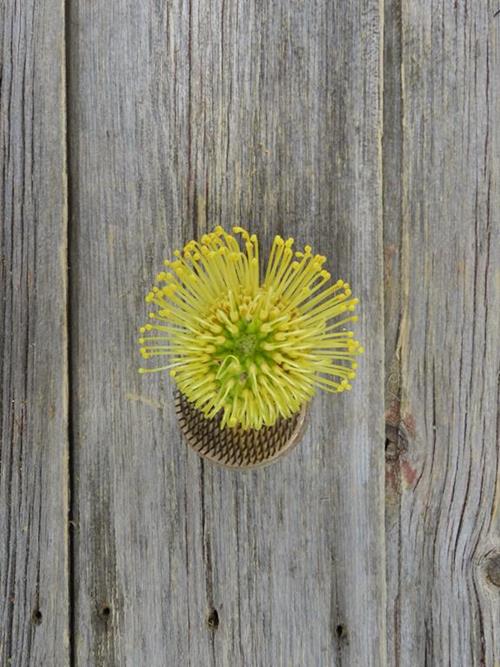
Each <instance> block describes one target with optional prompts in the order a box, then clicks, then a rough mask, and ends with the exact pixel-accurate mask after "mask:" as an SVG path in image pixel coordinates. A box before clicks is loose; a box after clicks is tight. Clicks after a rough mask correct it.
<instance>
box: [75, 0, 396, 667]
mask: <svg viewBox="0 0 500 667" xmlns="http://www.w3.org/2000/svg"><path fill="white" fill-rule="evenodd" d="M380 26H381V16H380V13H379V3H378V2H375V1H374V0H364V1H363V2H359V3H349V4H348V5H347V6H346V3H344V2H340V0H339V1H336V2H325V1H323V0H316V1H314V2H310V3H289V2H277V3H273V4H272V6H271V5H267V4H266V3H257V2H253V1H252V2H227V1H225V0H216V1H214V2H210V3H208V2H199V1H198V0H192V1H191V2H180V1H178V0H177V1H173V2H168V3H160V2H153V1H152V0H148V1H146V2H141V3H137V2H133V1H132V0H122V1H121V2H118V0H110V1H109V2H106V3H93V2H88V1H83V2H79V3H70V41H71V49H70V90H69V100H70V111H71V113H70V146H71V155H70V173H71V201H72V238H71V299H72V312H73V315H74V319H73V321H72V341H73V353H72V378H73V383H72V392H73V397H74V400H73V411H74V412H73V418H74V435H75V447H74V459H73V469H74V471H75V477H74V483H75V497H74V507H73V510H74V513H75V519H76V523H77V530H76V533H75V554H74V556H75V574H76V579H75V629H76V634H75V647H76V664H78V665H90V664H91V665H94V664H95V665H114V664H116V665H152V666H154V665H158V666H160V665H165V664H168V665H193V666H198V665H204V666H205V665H230V666H234V665H238V666H239V665H286V666H287V667H289V666H290V667H295V666H297V667H299V666H300V667H302V666H303V665H349V666H350V665H358V664H359V665H384V664H385V662H386V659H385V586H384V576H385V563H384V548H383V504H382V501H383V443H384V433H383V428H384V424H383V410H384V407H383V391H382V390H381V378H382V377H383V350H382V347H383V307H382V273H383V269H382V224H381V187H382V184H381V149H380V139H381V120H382V119H381V102H380V86H381V79H380V61H381V57H380V55H381V54H380V43H381V32H380V31H381V28H380ZM219 223H221V224H223V225H225V226H227V227H230V226H231V225H233V224H235V223H236V224H244V225H247V226H249V227H251V228H252V229H253V230H254V231H256V232H258V233H259V234H260V235H261V237H262V239H263V242H264V246H265V247H269V243H270V240H271V238H272V236H273V235H274V234H275V233H282V234H284V235H286V236H289V235H291V236H295V237H296V238H297V241H298V242H299V243H301V244H303V243H307V242H310V243H312V244H313V245H314V246H315V247H317V248H318V249H320V250H321V252H323V253H324V254H327V255H328V256H329V257H331V258H332V260H331V263H330V266H331V267H332V269H333V272H334V274H335V275H337V274H338V275H339V277H340V276H341V277H343V278H345V279H349V280H350V282H352V284H353V287H354V289H355V291H356V293H358V294H359V295H360V296H361V298H362V303H363V321H362V323H361V324H360V326H359V328H360V335H361V337H362V339H363V340H364V342H365V346H366V350H367V353H366V359H365V360H364V362H363V368H362V370H361V372H360V374H359V381H357V382H356V385H355V388H354V390H353V392H352V394H351V395H345V396H340V397H337V398H332V397H321V398H320V397H318V400H316V402H315V403H314V407H313V413H312V415H311V418H310V425H309V428H308V430H307V433H306V437H305V439H304V441H303V443H302V444H301V445H300V446H299V447H298V448H297V449H296V450H295V451H294V452H293V453H292V454H290V456H289V457H287V458H286V459H284V460H283V461H282V462H280V463H277V464H276V465H273V466H271V467H270V468H268V469H264V470H262V471H255V472H251V473H245V474H239V473H234V472H231V471H226V470H220V469H217V468H214V467H212V466H210V465H209V464H207V463H203V462H202V461H201V460H199V459H198V458H197V456H196V455H195V454H194V453H193V452H190V451H189V450H188V449H187V448H186V446H185V445H184V444H183V443H182V441H181V438H180V434H179V430H178V427H177V425H176V422H175V412H174V405H173V400H172V398H173V387H172V385H171V384H170V382H169V381H167V380H165V379H164V378H161V377H143V376H139V375H138V374H137V372H136V366H137V364H138V359H137V357H136V351H135V337H136V333H135V332H136V326H138V325H139V324H140V323H141V320H142V318H143V316H144V314H145V306H144V304H143V295H144V293H145V290H146V289H147V287H148V285H149V282H150V280H151V278H152V276H154V274H155V272H156V271H157V270H158V267H160V266H161V261H162V259H163V258H164V256H165V255H166V254H168V253H169V252H171V251H172V250H173V249H174V248H175V247H177V246H178V245H180V244H181V243H182V242H184V241H186V240H188V239H189V238H191V237H192V236H193V235H197V234H199V233H202V232H203V231H205V230H206V229H208V228H211V227H212V226H214V225H216V224H219ZM213 610H216V611H217V616H216V615H215V613H214V611H213Z"/></svg>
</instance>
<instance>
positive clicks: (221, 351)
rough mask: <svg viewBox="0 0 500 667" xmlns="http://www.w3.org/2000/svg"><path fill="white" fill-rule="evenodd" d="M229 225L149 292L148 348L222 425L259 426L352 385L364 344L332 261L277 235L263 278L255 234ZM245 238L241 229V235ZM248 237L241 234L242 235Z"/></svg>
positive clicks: (174, 264) (170, 264)
mask: <svg viewBox="0 0 500 667" xmlns="http://www.w3.org/2000/svg"><path fill="white" fill-rule="evenodd" d="M233 234H234V235H232V234H229V233H227V232H226V231H225V230H224V229H223V228H222V227H216V228H215V230H214V231H213V232H212V233H210V234H206V235H204V236H202V238H201V239H200V241H199V242H198V241H190V242H189V243H188V244H187V245H186V246H185V247H184V249H183V251H182V252H181V251H179V250H176V251H175V252H174V256H175V259H174V260H173V261H169V260H166V261H165V266H166V268H167V271H165V272H162V273H159V274H158V275H157V276H156V283H157V284H156V285H155V286H154V287H153V288H152V289H151V291H150V292H149V294H148V295H147V296H146V302H147V303H149V304H151V305H152V306H153V308H154V310H153V311H152V312H150V313H149V318H150V323H149V324H146V325H145V326H143V327H141V329H140V332H141V338H140V339H139V344H140V345H141V349H140V352H141V355H142V357H143V358H144V359H151V360H155V361H156V360H157V359H159V358H161V359H164V358H165V360H166V363H164V364H162V365H159V366H156V367H152V368H141V369H139V372H140V373H148V372H152V371H167V370H168V371H170V375H171V376H172V377H173V378H174V380H175V382H176V383H177V386H178V388H179V390H180V391H181V392H182V393H183V394H184V395H185V396H186V398H187V399H188V400H189V401H191V402H192V403H193V404H194V405H195V406H196V407H197V408H198V409H199V410H201V411H202V412H203V413H204V415H205V416H206V417H207V418H212V417H214V416H215V415H216V414H218V413H219V412H220V411H222V419H221V428H224V427H226V426H229V427H234V426H240V427H241V428H243V429H248V428H254V429H259V428H261V427H262V426H264V425H268V426H270V425H272V424H274V423H275V421H276V420H277V419H278V418H279V417H290V416H292V415H293V414H294V413H296V412H298V411H299V410H300V409H301V408H302V406H303V405H304V403H306V402H307V401H309V400H310V399H311V397H312V396H313V395H314V393H315V391H316V388H320V389H325V390H326V391H329V392H334V393H337V392H343V391H346V390H349V389H351V380H352V379H353V378H354V377H355V375H356V368H357V363H356V356H357V355H358V354H360V353H361V352H362V351H363V348H362V347H361V345H360V344H359V342H358V341H357V340H355V339H354V337H353V332H352V331H349V330H347V325H349V324H350V323H351V322H355V321H356V320H357V316H356V315H354V314H353V311H354V310H355V308H356V305H357V304H358V299H355V298H352V296H351V290H350V287H349V285H348V284H347V283H345V282H344V281H343V280H338V281H337V282H335V283H331V282H330V274H329V273H328V271H326V270H325V269H324V268H323V265H324V263H325V261H326V258H325V257H323V256H322V255H314V254H313V253H312V249H311V247H310V246H308V245H306V246H305V248H304V249H303V250H302V251H295V252H294V250H293V249H292V248H293V244H294V241H293V239H288V240H286V241H285V240H284V239H282V238H281V237H280V236H276V237H275V239H274V243H273V245H272V248H271V253H270V256H269V261H268V262H267V268H266V271H265V275H264V278H263V280H261V277H260V275H259V244H258V239H257V236H256V235H255V234H252V235H250V234H249V233H248V232H247V231H246V230H244V229H242V228H241V227H233ZM236 235H237V236H236ZM238 237H239V238H238Z"/></svg>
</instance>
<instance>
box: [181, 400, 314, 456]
mask: <svg viewBox="0 0 500 667" xmlns="http://www.w3.org/2000/svg"><path fill="white" fill-rule="evenodd" d="M175 409H176V412H177V418H178V420H179V426H180V428H181V431H182V433H183V435H184V437H185V439H186V441H187V444H188V445H189V446H190V447H191V448H192V449H194V451H195V452H196V453H197V454H199V455H200V456H202V457H203V458H205V459H208V460H209V461H212V462H213V463H217V464H218V465H221V466H225V467H227V468H233V469H248V468H256V467H258V466H264V465H267V464H268V463H272V462H273V461H275V460H276V459H278V458H279V457H281V456H283V455H284V454H286V453H287V452H289V451H290V450H291V449H293V447H294V446H295V445H296V444H297V443H298V442H299V440H300V439H301V437H302V435H303V432H304V427H305V418H306V412H307V406H304V407H303V408H302V410H301V411H300V412H298V413H297V414H295V415H293V416H292V417H290V418H289V419H284V418H283V419H279V420H278V421H277V422H276V424H274V425H273V426H264V427H262V428H261V429H259V430H255V429H248V430H246V431H244V430H243V429H240V428H237V427H236V428H224V429H221V428H220V426H219V424H220V421H221V417H220V416H217V417H215V418H214V419H207V418H206V417H205V415H204V414H203V413H202V412H201V411H200V410H198V409H197V408H195V407H194V405H193V404H192V403H190V402H189V401H188V400H187V398H186V397H185V396H184V395H183V394H181V393H180V392H179V391H176V393H175Z"/></svg>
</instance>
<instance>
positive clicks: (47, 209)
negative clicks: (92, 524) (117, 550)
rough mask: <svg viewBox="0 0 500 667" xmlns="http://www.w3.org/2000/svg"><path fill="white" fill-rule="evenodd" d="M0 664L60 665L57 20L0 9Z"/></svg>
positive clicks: (61, 333)
mask: <svg viewBox="0 0 500 667" xmlns="http://www.w3.org/2000/svg"><path fill="white" fill-rule="evenodd" d="M0 26H1V29H0V30H1V32H0V35H1V36H0V86H1V88H0V100H1V101H0V163H1V174H2V181H1V185H0V219H1V225H0V291H1V295H2V297H1V299H0V312H1V314H0V322H1V324H0V350H1V354H0V377H1V383H2V390H1V394H0V420H1V421H0V423H1V445H0V664H2V665H16V667H17V666H21V665H28V664H29V665H57V666H59V665H65V664H67V663H68V659H69V655H68V645H69V635H68V628H69V606H68V550H67V544H68V540H67V534H68V472H67V461H68V437H67V431H68V417H67V412H68V410H67V402H68V401H67V398H68V397H67V355H66V348H67V343H66V336H67V331H66V308H67V299H66V226H67V219H66V217H67V216H66V174H65V160H66V151H65V114H64V86H65V81H64V10H63V4H62V3H61V2H60V1H55V0H47V1H46V2H44V3H43V5H42V4H41V3H37V2H34V1H33V0H26V1H23V2H22V3H12V2H11V3H9V2H7V3H5V2H3V3H1V4H0Z"/></svg>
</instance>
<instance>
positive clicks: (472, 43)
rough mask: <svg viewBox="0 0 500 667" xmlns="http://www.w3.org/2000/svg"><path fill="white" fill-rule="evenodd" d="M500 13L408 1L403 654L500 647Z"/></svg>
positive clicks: (392, 487)
mask: <svg viewBox="0 0 500 667" xmlns="http://www.w3.org/2000/svg"><path fill="white" fill-rule="evenodd" d="M495 9H496V7H494V6H493V3H486V2H483V3H480V2H479V3H465V2H463V3H462V2H455V3H437V2H434V1H432V0H429V1H426V2H421V3H414V2H409V1H407V0H403V2H402V15H401V51H402V70H401V90H402V105H401V114H402V116H401V117H402V134H401V135H400V136H401V145H400V149H401V151H402V153H401V154H402V160H401V165H402V167H401V175H402V180H401V192H402V199H401V206H402V213H403V215H402V229H401V235H400V237H397V232H396V231H395V226H396V225H397V224H398V223H397V220H396V219H395V217H394V216H393V217H391V216H390V215H389V216H388V217H387V218H386V222H387V229H386V234H385V240H386V243H389V244H390V243H395V245H396V248H395V249H394V255H395V257H396V258H397V259H395V260H394V262H393V263H389V264H388V266H387V272H386V277H388V278H389V279H390V280H393V281H395V282H396V281H398V280H399V288H398V287H396V288H395V291H394V292H393V293H394V294H396V293H399V297H400V298H399V299H398V298H395V299H394V300H393V302H392V304H391V308H390V309H389V312H388V314H387V316H388V318H389V319H390V320H392V321H393V322H394V321H398V337H397V340H393V341H392V349H391V350H389V355H390V360H389V359H388V367H389V369H390V368H391V362H394V363H395V366H396V368H399V370H400V382H399V386H398V388H397V389H396V392H395V393H396V396H395V397H394V400H393V401H392V402H391V403H390V404H389V405H388V412H387V422H388V434H391V437H390V438H389V445H390V456H389V460H388V471H389V474H388V476H387V498H388V500H387V502H388V514H387V516H388V521H389V522H390V523H391V528H390V529H389V530H388V531H387V534H388V537H389V540H390V541H389V543H388V550H387V552H388V554H389V555H390V557H391V559H392V560H391V561H390V562H389V567H388V579H389V589H388V590H389V600H388V602H389V610H388V619H389V620H390V621H391V623H392V625H391V628H390V631H389V637H390V638H391V642H390V647H389V656H390V661H389V664H393V665H399V664H403V665H405V664H416V662H418V661H422V662H425V664H439V665H448V664H450V665H467V667H469V666H471V665H493V664H497V661H498V657H499V655H500V653H499V650H500V643H499V635H498V628H499V627H500V623H499V620H500V602H499V598H498V585H499V584H500V580H499V579H498V574H497V575H495V572H497V571H498V563H499V560H500V552H499V548H500V541H499V540H500V534H499V527H500V526H499V518H498V472H499V470H498V444H499V439H498V430H497V429H498V425H497V411H498V405H499V403H498V386H497V376H498V371H499V347H498V340H499V299H498V280H499V275H498V267H499V259H500V245H499V224H498V223H499V217H498V211H499V210H500V207H499V204H500V181H499V175H500V142H499V138H498V132H497V126H498V122H499V120H500V96H499V82H500V76H499V74H500V54H499V23H498V16H497V17H496V18H495V16H494V10H495ZM393 73H394V70H393ZM394 95H397V86H394ZM387 103H388V104H389V105H392V108H393V109H394V111H395V114H394V118H393V119H392V122H393V126H396V125H397V124H398V123H399V122H400V121H399V118H397V116H396V113H397V109H396V103H395V101H394V99H393V100H392V101H391V100H388V101H387ZM386 120H387V122H391V119H390V118H387V119H386ZM394 166H395V163H393V164H392V166H391V165H390V164H388V168H387V171H386V172H385V174H386V178H391V177H392V178H395V173H394ZM391 169H392V173H391ZM394 238H398V240H397V241H396V242H394V241H393V239H394ZM388 250H389V248H388V246H387V245H386V247H385V251H386V254H387V253H388ZM392 252H393V251H392V250H391V253H392ZM391 270H392V271H393V273H392V275H391V273H390V272H391ZM391 289H392V288H391ZM398 290H399V292H398ZM388 343H389V341H388ZM389 355H388V356H389ZM388 384H389V386H390V385H391V382H389V383H388Z"/></svg>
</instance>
